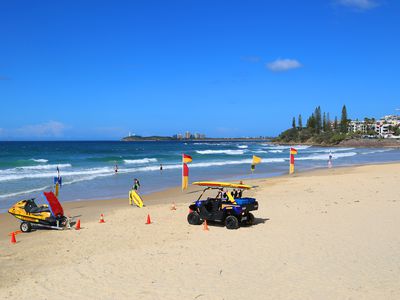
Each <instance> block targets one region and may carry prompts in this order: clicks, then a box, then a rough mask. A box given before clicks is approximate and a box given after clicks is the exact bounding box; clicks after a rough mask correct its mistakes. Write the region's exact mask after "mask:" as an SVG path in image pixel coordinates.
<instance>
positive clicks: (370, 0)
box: [337, 0, 379, 10]
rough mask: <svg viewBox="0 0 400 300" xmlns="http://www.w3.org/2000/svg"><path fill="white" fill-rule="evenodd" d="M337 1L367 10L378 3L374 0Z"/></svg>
mask: <svg viewBox="0 0 400 300" xmlns="http://www.w3.org/2000/svg"><path fill="white" fill-rule="evenodd" d="M337 3H338V4H340V5H344V6H347V7H352V8H355V9H359V10H367V9H371V8H374V7H377V6H378V5H379V4H378V2H377V1H375V0H338V1H337Z"/></svg>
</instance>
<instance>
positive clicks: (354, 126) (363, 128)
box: [348, 120, 369, 133]
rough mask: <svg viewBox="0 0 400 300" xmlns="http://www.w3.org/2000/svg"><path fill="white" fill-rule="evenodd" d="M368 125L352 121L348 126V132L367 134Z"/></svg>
mask: <svg viewBox="0 0 400 300" xmlns="http://www.w3.org/2000/svg"><path fill="white" fill-rule="evenodd" d="M368 125H369V124H366V123H365V122H364V121H358V120H355V121H350V122H349V125H348V131H349V132H361V133H367V131H368Z"/></svg>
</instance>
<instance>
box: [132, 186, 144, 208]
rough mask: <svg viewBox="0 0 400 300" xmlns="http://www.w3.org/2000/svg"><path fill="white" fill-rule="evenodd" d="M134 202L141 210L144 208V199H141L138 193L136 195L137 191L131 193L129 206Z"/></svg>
mask: <svg viewBox="0 0 400 300" xmlns="http://www.w3.org/2000/svg"><path fill="white" fill-rule="evenodd" d="M132 200H133V202H134V203H135V204H136V206H137V207H140V208H142V207H143V201H142V198H140V196H139V195H138V193H136V191H135V190H130V191H129V204H132Z"/></svg>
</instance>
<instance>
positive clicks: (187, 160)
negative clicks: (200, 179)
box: [182, 154, 192, 191]
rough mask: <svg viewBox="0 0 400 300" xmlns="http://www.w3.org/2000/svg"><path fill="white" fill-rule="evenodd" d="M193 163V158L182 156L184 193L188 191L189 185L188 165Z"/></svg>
mask: <svg viewBox="0 0 400 300" xmlns="http://www.w3.org/2000/svg"><path fill="white" fill-rule="evenodd" d="M190 162H192V157H191V156H189V155H186V154H182V191H183V190H186V189H187V187H188V183H189V167H188V166H187V163H190Z"/></svg>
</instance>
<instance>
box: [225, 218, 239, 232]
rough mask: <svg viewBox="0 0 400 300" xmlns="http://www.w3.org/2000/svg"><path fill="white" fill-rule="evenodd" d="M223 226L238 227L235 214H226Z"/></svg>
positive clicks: (228, 227)
mask: <svg viewBox="0 0 400 300" xmlns="http://www.w3.org/2000/svg"><path fill="white" fill-rule="evenodd" d="M225 226H226V228H227V229H238V228H239V221H238V219H237V218H236V217H235V216H228V217H227V218H226V219H225Z"/></svg>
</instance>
